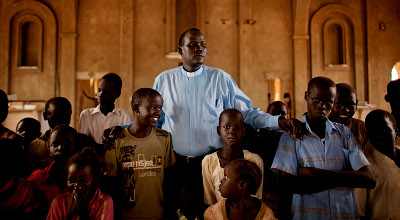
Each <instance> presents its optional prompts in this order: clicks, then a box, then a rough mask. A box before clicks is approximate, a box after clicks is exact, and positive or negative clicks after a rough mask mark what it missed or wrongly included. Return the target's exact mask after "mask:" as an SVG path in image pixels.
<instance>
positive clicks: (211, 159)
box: [201, 152, 218, 166]
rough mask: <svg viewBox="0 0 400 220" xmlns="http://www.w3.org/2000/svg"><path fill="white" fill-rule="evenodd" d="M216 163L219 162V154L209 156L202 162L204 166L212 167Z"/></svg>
mask: <svg viewBox="0 0 400 220" xmlns="http://www.w3.org/2000/svg"><path fill="white" fill-rule="evenodd" d="M216 161H218V154H217V152H214V153H211V154H207V155H206V156H205V157H204V158H203V161H202V162H201V163H202V164H203V166H207V165H211V164H214V163H215V162H216Z"/></svg>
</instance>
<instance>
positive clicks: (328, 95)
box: [305, 85, 336, 121]
mask: <svg viewBox="0 0 400 220" xmlns="http://www.w3.org/2000/svg"><path fill="white" fill-rule="evenodd" d="M335 96H336V88H335V87H329V88H323V87H320V86H317V85H314V86H312V87H311V88H310V90H309V91H307V92H306V95H305V100H306V101H307V118H308V119H310V120H317V121H319V120H324V119H325V117H326V116H327V115H328V113H329V112H330V111H331V109H332V106H333V101H334V99H335Z"/></svg>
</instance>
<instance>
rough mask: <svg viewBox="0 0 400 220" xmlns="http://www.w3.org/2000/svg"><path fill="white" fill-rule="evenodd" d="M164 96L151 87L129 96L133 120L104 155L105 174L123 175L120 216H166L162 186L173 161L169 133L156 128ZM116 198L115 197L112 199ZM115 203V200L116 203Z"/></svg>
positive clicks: (136, 217)
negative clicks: (113, 146)
mask: <svg viewBox="0 0 400 220" xmlns="http://www.w3.org/2000/svg"><path fill="white" fill-rule="evenodd" d="M162 106H163V99H162V97H161V95H160V94H159V93H158V92H157V91H156V90H153V89H149V88H141V89H138V90H137V91H136V92H135V93H134V94H133V96H132V111H133V114H134V117H135V123H134V124H133V125H131V126H129V127H128V128H126V129H124V131H123V134H122V137H118V138H116V139H115V149H111V150H108V151H107V152H106V156H105V159H104V161H105V169H106V174H107V175H108V176H113V177H114V178H115V177H116V181H113V182H115V183H117V182H118V181H117V180H118V179H119V178H123V180H122V182H123V184H122V187H121V186H119V185H116V186H115V187H114V190H118V189H121V188H123V191H124V192H123V196H122V197H123V198H122V201H121V206H122V207H123V210H122V217H123V218H126V219H139V218H140V219H141V218H143V219H144V218H145V219H160V218H163V217H165V211H168V210H165V209H164V205H166V204H168V203H167V202H166V201H163V193H165V191H164V190H163V186H164V185H165V184H166V183H165V180H166V179H167V176H168V175H169V174H168V172H167V170H168V169H166V168H168V167H170V166H171V165H173V164H174V163H175V156H174V152H173V148H172V140H171V134H170V133H169V132H167V131H164V130H162V129H159V128H155V125H156V123H157V120H158V119H159V118H160V116H161V108H162ZM114 201H115V199H114ZM115 203H116V202H115Z"/></svg>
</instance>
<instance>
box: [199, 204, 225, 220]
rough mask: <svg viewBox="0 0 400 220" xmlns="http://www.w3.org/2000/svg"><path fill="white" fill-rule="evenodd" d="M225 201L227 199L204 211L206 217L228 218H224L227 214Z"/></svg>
mask: <svg viewBox="0 0 400 220" xmlns="http://www.w3.org/2000/svg"><path fill="white" fill-rule="evenodd" d="M225 202H226V199H222V200H220V201H219V202H217V203H216V204H214V205H212V206H210V207H208V208H207V209H206V211H205V212H204V219H206V220H207V219H210V220H211V219H226V217H225V218H224V215H226V213H225V212H226V211H225Z"/></svg>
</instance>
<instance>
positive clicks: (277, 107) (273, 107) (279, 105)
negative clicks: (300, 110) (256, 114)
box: [267, 101, 287, 118]
mask: <svg viewBox="0 0 400 220" xmlns="http://www.w3.org/2000/svg"><path fill="white" fill-rule="evenodd" d="M267 112H268V113H269V114H271V115H282V116H283V117H285V118H287V108H286V105H285V104H284V103H283V102H281V101H276V102H272V103H271V104H269V105H268V108H267Z"/></svg>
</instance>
